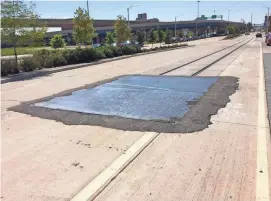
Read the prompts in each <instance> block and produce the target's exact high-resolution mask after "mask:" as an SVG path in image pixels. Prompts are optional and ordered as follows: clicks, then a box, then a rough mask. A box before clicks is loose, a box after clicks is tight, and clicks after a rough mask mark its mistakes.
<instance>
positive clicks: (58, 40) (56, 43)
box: [50, 34, 66, 49]
mask: <svg viewBox="0 0 271 201" xmlns="http://www.w3.org/2000/svg"><path fill="white" fill-rule="evenodd" d="M50 45H51V46H52V47H53V48H55V49H56V48H61V47H64V46H65V45H66V43H65V40H64V39H63V38H62V36H61V35H60V34H57V35H54V37H53V38H52V39H51V40H50Z"/></svg>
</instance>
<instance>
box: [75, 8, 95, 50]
mask: <svg viewBox="0 0 271 201" xmlns="http://www.w3.org/2000/svg"><path fill="white" fill-rule="evenodd" d="M72 34H73V39H74V41H75V42H76V44H77V45H79V44H81V43H84V44H87V43H89V42H91V43H92V39H93V38H95V37H96V36H97V34H95V29H94V27H93V19H92V18H90V17H89V13H88V12H87V11H86V10H85V9H83V8H80V7H79V8H78V9H76V11H75V12H74V18H73V33H72Z"/></svg>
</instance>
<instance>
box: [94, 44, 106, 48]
mask: <svg viewBox="0 0 271 201" xmlns="http://www.w3.org/2000/svg"><path fill="white" fill-rule="evenodd" d="M101 46H104V44H100V43H96V44H93V45H92V47H93V48H97V47H101Z"/></svg>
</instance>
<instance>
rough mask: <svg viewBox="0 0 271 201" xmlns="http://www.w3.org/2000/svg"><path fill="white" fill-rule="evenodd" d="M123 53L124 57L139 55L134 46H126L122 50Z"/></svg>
mask: <svg viewBox="0 0 271 201" xmlns="http://www.w3.org/2000/svg"><path fill="white" fill-rule="evenodd" d="M121 51H122V53H123V54H124V55H129V54H135V53H137V50H136V48H135V47H134V46H124V47H122V48H121Z"/></svg>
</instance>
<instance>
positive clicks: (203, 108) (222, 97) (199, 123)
mask: <svg viewBox="0 0 271 201" xmlns="http://www.w3.org/2000/svg"><path fill="white" fill-rule="evenodd" d="M140 76H142V75H140ZM119 78H120V77H116V78H112V79H109V80H104V81H100V82H97V83H94V84H90V85H85V86H83V87H80V88H76V89H71V90H67V91H63V92H61V93H58V94H55V95H53V96H48V97H45V98H42V99H37V100H34V101H30V102H24V103H21V104H20V105H18V106H14V107H11V108H9V110H11V111H15V112H21V113H25V114H29V115H31V116H36V117H41V118H45V119H51V120H55V121H59V122H63V123H64V124H67V125H95V126H103V127H108V128H114V129H121V130H129V131H152V132H164V133H191V132H196V131H201V130H203V129H205V128H207V127H208V126H209V125H210V124H211V121H210V118H211V115H214V114H216V113H217V111H218V110H219V109H220V108H223V107H225V106H226V104H227V103H228V102H229V101H230V99H229V97H230V96H231V95H232V94H233V93H234V92H235V91H236V90H237V89H238V78H236V77H219V78H218V79H217V81H216V82H215V83H214V84H213V85H212V86H211V87H210V88H209V90H208V91H207V92H206V93H204V95H202V96H201V97H200V98H199V99H198V100H191V101H189V102H188V107H189V109H188V110H187V111H186V112H185V113H184V114H183V115H180V116H181V118H178V117H174V118H170V119H166V120H165V119H155V120H146V119H134V118H125V117H120V116H114V115H100V114H88V113H84V112H76V111H67V110H60V109H50V108H45V107H40V106H35V104H37V103H40V102H46V101H49V100H51V99H54V98H56V97H63V96H70V95H72V93H73V92H76V91H78V90H81V89H88V88H94V87H96V86H99V85H102V84H105V83H109V82H112V81H115V80H118V79H119ZM207 78H210V77H207ZM191 79H192V78H191Z"/></svg>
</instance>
